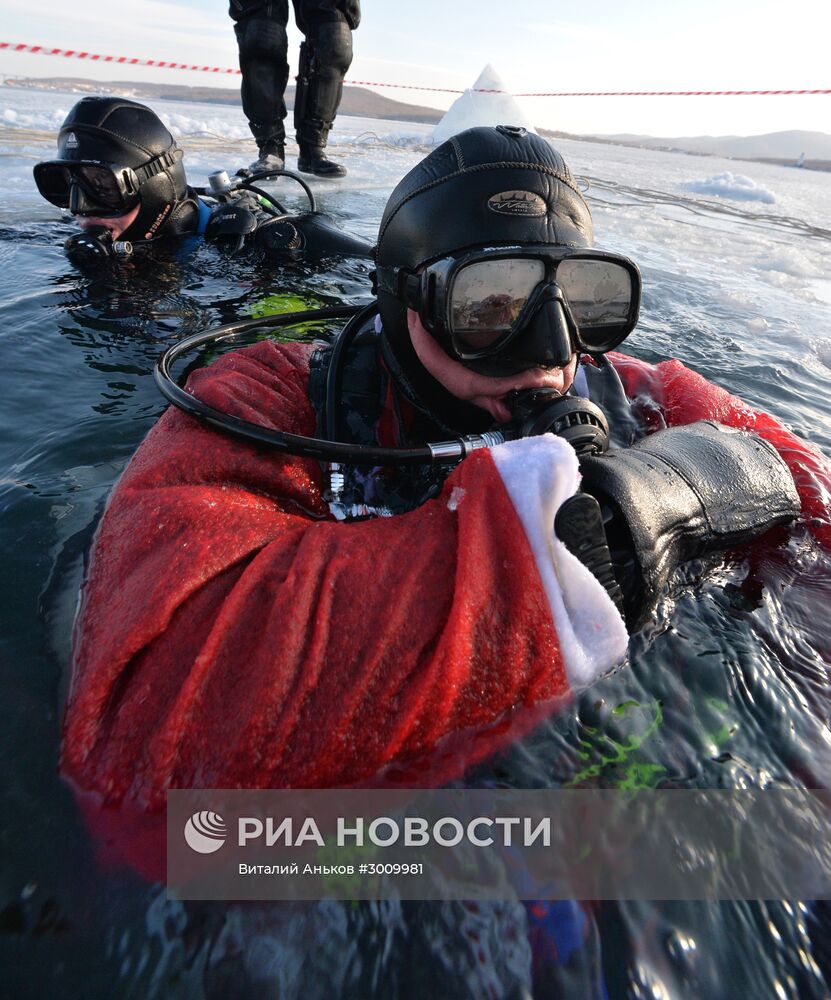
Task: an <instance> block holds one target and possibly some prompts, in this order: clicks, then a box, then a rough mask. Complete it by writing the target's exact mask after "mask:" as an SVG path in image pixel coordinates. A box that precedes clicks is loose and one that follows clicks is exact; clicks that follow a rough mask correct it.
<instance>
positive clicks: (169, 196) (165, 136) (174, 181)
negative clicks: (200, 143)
mask: <svg viewBox="0 0 831 1000" xmlns="http://www.w3.org/2000/svg"><path fill="white" fill-rule="evenodd" d="M177 149H178V147H177V146H176V141H175V139H174V138H173V136H172V135H171V134H170V132H169V131H168V130H167V128H166V127H165V126H164V124H163V123H162V122H161V120H160V119H159V118H158V116H157V115H156V114H154V113H153V112H152V111H151V110H150V108H148V107H145V106H144V105H143V104H138V103H137V102H136V101H129V100H126V99H124V98H119V97H85V98H83V99H82V100H80V101H78V103H77V104H76V105H75V106H74V107H73V108H72V110H71V111H70V112H69V114H68V115H67V117H66V119H65V121H64V123H63V125H62V126H61V129H60V132H59V133H58V156H57V158H58V159H59V160H65V161H67V162H72V161H77V160H98V161H101V162H103V163H106V164H108V165H110V166H111V167H113V168H114V169H118V168H119V167H132V168H133V169H135V168H136V167H141V166H144V164H146V163H148V162H149V161H150V160H154V159H156V158H157V157H159V156H161V155H162V154H164V153H166V152H168V151H173V150H177ZM139 197H140V202H139V213H138V216H137V217H136V219H135V221H134V222H133V223H132V224H131V225H130V226H129V227H128V229H126V230H125V231H124V232H123V233H122V234H121V236H120V239H122V240H132V241H141V240H152V239H155V238H156V237H157V236H161V235H165V236H168V235H171V236H176V235H181V234H183V233H190V232H193V231H195V230H196V228H197V225H198V222H199V207H198V204H197V202H196V200H195V196H194V195H193V193H192V192H191V191H189V190H188V186H187V179H186V177H185V169H184V167H183V166H182V162H181V159H179V160H176V162H174V163H172V164H171V165H170V166H167V167H165V169H163V170H161V171H160V172H159V173H157V174H156V175H155V176H153V177H151V178H149V179H148V180H146V181H145V182H144V183H143V184H142V185H141V188H140V193H139Z"/></svg>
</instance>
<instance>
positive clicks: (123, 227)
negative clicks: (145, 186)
mask: <svg viewBox="0 0 831 1000" xmlns="http://www.w3.org/2000/svg"><path fill="white" fill-rule="evenodd" d="M140 207H141V206H140V205H136V207H135V208H131V209H130V211H129V212H126V213H125V214H124V215H117V216H115V218H106V219H105V218H100V217H99V216H97V215H76V216H75V221H76V222H77V223H78V225H79V226H80V227H81V229H84V230H86V229H92V228H94V227H95V226H105V227H106V228H107V229H109V231H110V234H111V235H112V238H113V239H114V240H117V239H118V238H119V236H121V234H122V233H126V232H127V230H128V229H129V228H130V226H132V224H133V223H134V222H135V221H136V219H137V218H138V214H139V208H140Z"/></svg>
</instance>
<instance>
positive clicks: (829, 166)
mask: <svg viewBox="0 0 831 1000" xmlns="http://www.w3.org/2000/svg"><path fill="white" fill-rule="evenodd" d="M3 84H4V86H6V87H9V88H10V89H20V90H39V91H47V92H48V91H55V90H60V91H66V92H69V93H76V94H90V93H93V94H97V93H100V92H101V91H102V90H104V89H106V90H107V91H108V92H109V93H113V94H116V95H119V96H121V97H130V98H134V99H137V100H159V101H178V102H190V103H194V104H218V105H222V106H224V107H229V106H236V107H239V108H240V112H241V110H242V109H241V104H240V97H239V92H238V91H237V90H232V89H230V88H224V87H189V86H184V85H182V84H165V83H139V82H136V81H126V80H117V81H113V82H112V83H109V84H104V83H102V82H99V81H97V80H87V79H83V78H79V77H37V78H33V77H11V78H7V79H5V80H3ZM286 105H287V107H288V109H289V111H291V110H292V108H293V105H294V86H293V85H291V86H289V87H287V88H286ZM340 112H341V114H344V115H350V116H352V117H355V118H377V119H380V120H382V121H400V122H414V123H419V124H425V125H433V124H435V123H436V122H438V121H439V120H440V119H441V118H442V117H443V116H444V111H441V110H440V109H438V108H429V107H426V106H424V105H418V104H407V103H406V102H404V101H396V100H393V99H392V98H389V97H384V96H382V95H381V94H376V93H375V92H374V91H371V90H367V89H366V88H364V87H357V86H347V87H345V88H344V91H343V100H342V101H341V106H340ZM539 132H540V134H541V135H544V136H546V137H548V138H552V139H571V140H574V141H577V142H595V143H600V144H601V145H604V146H626V147H629V148H632V149H654V150H658V151H661V152H666V153H684V154H685V155H686V156H700V157H702V158H709V159H712V158H719V159H726V160H735V161H737V162H740V163H742V162H743V163H769V164H774V165H777V166H783V167H788V166H791V167H794V169H804V170H819V171H825V172H831V160H826V159H806V160H805V162H804V163H803V164H802V166H801V168H797V167H796V164H795V157H784V156H740V155H730V154H729V153H725V152H707V151H703V150H694V149H685V148H684V147H682V146H674V145H672V140H671V139H661V138H659V137H653V136H637V137H633V138H632V139H625V138H622V137H620V138H618V137H606V136H598V135H577V134H574V133H571V132H559V131H554V130H551V129H544V128H540V129H539Z"/></svg>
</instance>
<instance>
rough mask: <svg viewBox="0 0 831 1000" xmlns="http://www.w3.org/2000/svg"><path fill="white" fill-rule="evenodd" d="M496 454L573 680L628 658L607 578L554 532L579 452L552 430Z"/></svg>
mask: <svg viewBox="0 0 831 1000" xmlns="http://www.w3.org/2000/svg"><path fill="white" fill-rule="evenodd" d="M490 453H491V456H492V457H493V461H494V464H495V466H496V468H497V471H498V472H499V475H500V476H501V478H502V481H503V483H504V484H505V488H506V490H507V491H508V495H509V496H510V498H511V501H512V502H513V505H514V507H515V509H516V512H517V514H518V515H519V519H520V521H521V522H522V526H523V528H524V529H525V534H526V537H527V538H528V542H529V544H530V546H531V549H532V550H533V553H534V559H535V560H536V563H537V570H538V571H539V575H540V579H541V580H542V584H543V587H544V588H545V593H546V596H547V598H548V605H549V607H550V608H551V617H552V619H553V621H554V627H555V628H556V630H557V637H558V639H559V641H560V649H561V652H562V655H563V662H564V664H565V669H566V674H567V675H568V680H569V683H570V684H571V685H572V686H574V685H582V684H588V683H590V682H591V681H593V680H594V679H595V678H597V677H599V676H600V675H601V674H604V673H606V672H607V671H608V670H611V668H612V667H615V666H617V664H619V663H620V662H621V661H622V660H623V659H624V657H625V656H626V647H627V644H628V641H629V637H628V636H627V634H626V627H625V625H624V624H623V620H622V618H621V617H620V614H619V613H618V610H617V608H616V607H615V605H614V603H613V602H612V599H611V598H610V597H609V595H608V594H607V593H606V591H605V589H604V588H603V586H602V584H601V583H600V582H599V580H597V579H596V578H595V577H594V576H593V574H592V573H590V572H589V570H588V569H586V567H585V566H584V565H583V564H582V563H581V562H580V560H579V559H577V557H576V556H574V555H572V554H571V552H569V551H568V549H567V548H566V547H565V545H563V543H562V542H561V541H560V540H559V539H558V538H557V537H556V535H555V534H554V517H555V515H556V513H557V511H558V510H559V508H560V504H561V503H562V502H563V501H564V500H567V499H568V498H569V497H570V496H573V495H574V494H575V493H576V492H577V487H578V486H579V485H580V469H579V465H578V463H577V455H576V454H575V451H574V449H573V448H572V447H571V445H569V444H567V443H566V442H565V441H563V440H562V439H561V438H556V437H554V435H553V434H543V435H541V436H539V437H531V438H523V439H522V440H520V441H509V442H506V443H505V444H500V445H497V446H496V447H495V448H492V449H491V452H490Z"/></svg>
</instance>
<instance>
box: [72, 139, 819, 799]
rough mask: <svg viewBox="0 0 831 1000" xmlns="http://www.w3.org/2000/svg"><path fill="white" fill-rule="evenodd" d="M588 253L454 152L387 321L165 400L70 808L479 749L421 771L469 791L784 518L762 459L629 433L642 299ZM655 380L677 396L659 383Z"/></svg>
mask: <svg viewBox="0 0 831 1000" xmlns="http://www.w3.org/2000/svg"><path fill="white" fill-rule="evenodd" d="M592 240H593V232H592V220H591V214H590V212H589V208H588V205H587V204H586V202H585V200H584V198H583V196H582V194H581V193H580V191H579V189H578V187H577V185H576V184H575V182H574V179H573V178H572V175H571V173H570V172H569V170H568V168H567V166H566V164H565V163H564V161H563V160H562V158H561V157H560V156H559V154H558V153H557V152H556V151H555V150H553V149H552V147H551V146H550V145H549V144H548V142H546V141H545V140H544V139H541V138H539V137H538V136H536V135H531V134H528V133H527V132H525V130H523V129H519V128H513V127H499V128H474V129H470V130H468V131H466V132H463V133H461V134H460V135H457V136H455V137H454V138H453V139H451V140H450V141H448V142H446V143H444V144H442V145H441V146H439V147H438V148H436V149H435V150H434V151H433V152H431V153H430V154H429V156H427V157H426V159H425V160H423V161H422V162H421V163H419V164H418V165H417V166H416V167H414V168H413V169H412V170H411V171H410V172H409V173H408V174H407V175H406V176H405V177H404V178H403V180H402V181H401V182H400V183H399V185H398V186H397V187H396V189H395V190H394V191H393V193H392V195H391V197H390V199H389V201H388V203H387V206H386V209H385V211H384V214H383V218H382V221H381V227H380V232H379V237H378V244H377V248H376V263H377V289H378V291H377V301H373V302H372V303H371V304H370V305H369V306H368V307H366V308H365V309H363V310H362V311H361V312H360V313H358V314H357V315H356V316H354V318H353V319H352V320H351V321H350V323H349V324H348V325H347V327H346V328H345V329H344V330H343V331H342V333H341V334H340V336H339V337H338V338H337V340H336V341H335V343H334V346H332V345H327V346H326V347H322V348H321V347H320V346H315V345H313V344H309V343H299V342H293V343H277V342H275V341H272V340H266V341H262V342H260V343H257V344H255V345H254V346H252V347H250V348H246V349H243V350H239V351H235V352H233V353H230V354H227V355H225V356H224V357H222V358H220V359H219V360H217V361H216V362H214V363H213V364H211V365H210V366H209V367H207V368H202V369H199V370H197V371H195V372H193V373H192V374H191V376H190V379H189V383H188V387H187V391H186V392H183V391H182V390H178V394H176V393H173V394H172V398H175V399H176V401H177V403H178V405H179V406H180V407H182V408H184V409H186V410H187V411H188V412H187V413H182V412H179V410H177V409H171V410H169V411H168V412H167V413H166V414H165V415H164V416H163V417H162V418H161V420H160V421H159V423H158V424H157V425H156V427H155V428H154V429H153V430H152V431H151V432H150V434H149V436H148V437H147V439H146V440H145V441H144V443H143V444H142V445H141V447H140V448H139V450H138V452H137V455H136V457H135V458H134V460H133V462H132V463H131V464H130V466H129V467H128V468H127V470H126V471H125V472H124V474H123V476H122V478H121V479H120V481H119V483H118V485H117V487H116V489H115V491H114V493H113V495H112V497H111V499H110V503H109V506H108V509H107V511H106V513H105V515H104V518H103V521H102V524H101V527H100V529H99V532H98V536H97V540H96V546H95V550H94V553H93V557H92V562H91V567H90V572H89V577H88V582H87V584H86V588H85V593H84V600H83V605H82V608H81V612H80V617H79V620H78V626H77V629H76V645H75V651H74V673H73V680H72V689H71V693H70V698H69V703H68V707H67V714H66V725H65V736H64V749H63V768H64V771H65V773H66V774H67V775H68V776H69V777H70V778H71V780H72V781H73V783H74V784H75V785H76V786H78V787H80V788H83V789H86V790H88V791H92V792H97V793H98V794H99V795H100V796H101V797H102V798H103V799H105V800H106V801H108V802H110V803H116V802H125V801H126V802H132V803H133V804H140V805H141V807H142V808H150V809H161V808H162V807H163V804H164V794H165V789H166V788H168V787H191V786H193V785H195V784H196V785H199V786H204V787H216V788H223V787H286V786H287V787H309V788H311V787H331V786H338V785H343V784H354V783H357V782H361V781H367V780H369V779H373V780H374V779H375V778H376V777H377V776H378V775H379V774H382V773H383V771H384V769H385V768H387V767H389V766H391V765H393V764H396V766H398V767H399V772H398V773H399V778H400V773H401V767H403V766H405V765H403V764H401V762H407V761H411V760H413V759H414V758H416V757H419V756H421V757H422V758H423V756H424V755H425V754H428V753H429V752H430V751H432V750H434V749H435V748H436V746H437V744H439V743H440V742H441V741H443V740H445V739H446V738H448V737H450V736H453V735H454V734H455V735H458V734H459V733H460V732H461V731H463V730H466V731H469V730H470V729H471V728H472V727H475V728H476V729H477V730H481V731H482V732H480V735H479V737H478V738H477V739H476V740H466V741H463V742H464V745H463V746H461V745H460V746H459V747H458V749H457V752H454V753H453V754H448V753H444V754H440V755H439V756H438V758H437V761H436V763H435V767H436V774H435V780H436V782H439V781H442V780H444V779H446V778H448V777H450V776H451V775H453V776H456V775H458V774H459V773H461V771H463V770H464V768H465V766H466V765H467V764H469V763H471V762H473V761H474V760H477V759H481V758H482V757H484V756H485V755H487V754H489V753H491V752H493V751H494V750H495V749H496V748H497V747H499V746H500V745H502V744H504V742H505V741H506V740H507V739H509V738H512V737H513V738H516V736H517V735H518V734H519V733H521V732H524V731H527V730H528V729H529V728H530V727H531V725H533V724H535V723H536V722H537V721H538V720H539V719H540V718H541V717H542V716H541V715H540V714H539V713H540V712H543V713H548V712H550V711H551V699H554V698H557V697H561V696H562V697H564V696H567V695H568V694H569V692H570V691H571V690H572V689H573V688H574V687H575V686H578V685H585V684H588V683H590V682H591V681H592V680H594V679H595V678H597V677H599V676H600V675H602V674H603V673H605V672H606V671H608V670H610V669H611V668H613V667H615V666H616V665H618V664H619V663H620V662H621V661H622V660H623V659H624V657H625V654H626V649H627V640H628V635H627V627H628V629H629V631H631V630H633V629H636V628H638V627H639V625H640V624H641V623H642V622H643V621H644V618H645V616H646V615H648V614H649V612H650V611H651V609H652V607H653V606H654V603H655V601H656V599H657V597H658V595H659V593H660V592H661V590H662V589H663V587H664V585H665V584H666V582H667V580H668V578H669V576H670V574H671V573H672V571H673V569H674V568H675V567H676V566H677V565H678V564H679V563H680V562H682V561H683V560H686V559H689V558H691V557H694V556H695V557H697V556H701V555H704V554H706V553H708V552H712V551H716V550H719V549H724V548H728V547H732V546H735V545H738V544H741V543H743V542H746V541H748V540H750V539H753V538H756V537H757V536H759V535H761V534H762V533H764V532H766V531H767V530H768V529H770V528H771V527H772V526H774V525H776V524H780V523H784V522H787V521H789V520H792V519H793V518H794V517H795V516H796V515H797V513H798V511H799V509H800V498H799V496H798V495H797V492H796V488H795V486H794V480H793V478H792V475H791V472H790V471H789V469H788V467H787V466H786V465H785V464H784V462H783V461H782V459H781V458H780V457H779V455H778V454H777V452H776V451H775V450H774V448H773V447H772V446H770V445H769V444H768V443H767V442H766V441H765V440H763V439H762V438H760V437H757V436H755V435H753V434H749V433H746V432H744V431H741V430H735V429H733V428H729V427H723V426H721V425H720V424H716V423H713V422H712V421H709V422H701V423H695V424H692V425H691V426H675V427H668V428H666V429H664V430H662V431H660V432H659V433H652V434H644V432H645V431H646V430H647V429H654V428H647V427H644V426H639V425H638V421H637V419H636V418H637V413H635V414H634V415H633V410H632V407H631V406H630V404H629V399H630V398H632V397H634V396H636V395H637V394H639V393H640V392H641V390H642V388H643V387H642V386H639V385H638V384H637V380H638V379H639V378H640V379H641V381H643V380H644V378H645V375H644V366H643V365H642V363H640V362H635V361H633V360H632V359H626V358H625V357H624V356H623V355H617V354H616V355H614V358H613V360H612V361H610V360H609V359H608V358H607V357H606V355H607V353H608V352H609V351H610V350H611V349H612V348H614V347H616V346H617V345H618V344H619V343H620V342H621V341H622V340H623V339H624V338H625V337H626V336H627V334H628V333H629V332H630V331H631V329H632V328H633V326H634V325H635V322H636V320H637V315H638V304H639V294H640V278H639V274H638V271H637V268H636V267H635V265H634V264H633V263H632V262H631V261H629V260H628V259H627V258H625V257H622V256H621V255H619V254H615V253H609V252H604V251H600V250H594V249H592V248H591V245H592ZM200 343H203V344H204V343H206V336H205V335H200ZM676 364H677V363H676ZM688 374H690V375H691V376H692V375H693V373H688ZM675 376H677V372H675ZM694 377H695V378H698V376H694ZM621 378H622V379H623V382H624V384H623V385H622V384H621ZM650 378H651V389H652V392H653V393H654V394H655V396H656V398H660V399H664V400H665V401H671V392H672V391H674V390H673V385H674V384H676V383H677V382H678V381H679V380H678V378H677V377H675V378H674V382H673V383H672V384H670V379H669V378H668V376H665V374H664V371H663V370H660V369H658V368H656V369H653V370H651V374H650ZM699 381H700V382H701V383H703V386H706V385H707V383H705V382H704V380H703V379H699ZM174 388H177V387H174ZM709 388H710V389H711V390H713V391H719V392H720V391H721V390H715V388H714V387H712V386H710V387H709ZM643 391H644V392H645V391H646V390H643ZM722 395H723V396H725V397H727V398H728V399H732V397H728V396H727V394H726V393H722ZM734 402H738V401H734ZM678 411H679V407H677V406H676V405H675V404H674V403H672V405H670V402H666V405H665V409H664V416H665V417H666V420H667V422H668V423H672V422H673V421H678V422H680V423H683V422H684V417H683V415H682V416H679V415H678ZM722 412H723V413H724V417H722V418H721V419H723V420H725V421H726V422H729V421H733V422H734V423H736V424H737V425H740V424H741V423H742V421H746V420H747V419H748V417H747V414H752V412H753V411H751V410H750V409H749V408H748V407H744V409H743V410H741V411H739V410H738V409H737V408H736V407H734V408H733V409H732V410H730V409H729V407H727V406H726V405H725V406H722ZM189 414H194V415H197V416H199V417H201V418H203V420H206V421H207V422H208V424H209V426H206V425H205V423H200V422H198V421H196V420H194V419H192V417H191V416H190V415H189ZM737 414H738V416H737ZM756 416H757V417H758V415H756ZM692 419H694V420H695V419H700V418H698V417H693V418H692ZM765 419H766V420H768V421H769V422H770V425H771V426H773V424H775V422H773V421H772V419H771V418H765ZM610 424H611V425H612V427H613V433H612V435H611V436H612V439H613V442H614V443H615V444H617V445H618V446H617V447H613V448H609V449H608V450H606V446H607V444H608V440H607V439H608V437H609V425H610ZM776 426H777V427H778V425H776ZM218 427H219V428H222V429H224V430H227V429H231V430H233V431H234V433H235V434H236V435H237V436H229V435H227V434H224V433H220V432H218V430H217V428H218ZM547 431H548V432H550V433H543V432H547ZM779 431H781V433H782V434H787V432H785V431H784V429H782V428H781V427H779ZM240 435H241V436H242V437H243V438H247V440H240ZM791 437H792V436H791ZM321 438H323V439H324V440H322V441H321V440H320V439H321ZM636 439H637V440H636ZM793 440H794V441H795V440H796V439H793ZM633 441H634V443H633ZM332 442H335V443H332ZM500 442H501V443H500ZM266 444H270V445H272V446H274V448H276V449H277V450H276V451H275V450H270V449H269V448H267V447H264V445H266ZM797 444H798V442H797ZM802 451H803V452H804V448H803V449H802ZM578 452H579V453H580V457H579V459H578ZM788 454H789V455H790V459H789V460H791V461H795V462H797V463H798V462H799V461H800V459H801V457H802V454H801V453H800V457H799V458H797V459H794V456H795V455H796V454H797V451H796V450H791V451H789V453H788ZM464 456H466V457H464ZM462 457H464V460H463V461H460V459H461V458H462ZM319 459H326V462H324V463H321V462H320V461H319ZM341 522H347V523H341ZM546 706H547V707H546ZM520 708H521V709H522V711H519V709H520ZM512 712H518V715H517V716H516V718H515V721H514V723H513V724H512V726H508V727H506V726H494V725H493V723H495V722H496V721H497V720H500V719H504V718H506V717H509V716H510V714H511V713H512ZM535 713H536V714H535ZM195 734H198V738H195ZM423 780H424V774H423V772H419V781H420V782H421V783H423Z"/></svg>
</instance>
